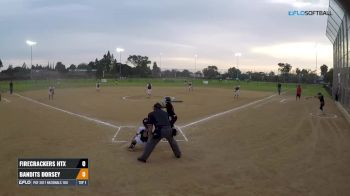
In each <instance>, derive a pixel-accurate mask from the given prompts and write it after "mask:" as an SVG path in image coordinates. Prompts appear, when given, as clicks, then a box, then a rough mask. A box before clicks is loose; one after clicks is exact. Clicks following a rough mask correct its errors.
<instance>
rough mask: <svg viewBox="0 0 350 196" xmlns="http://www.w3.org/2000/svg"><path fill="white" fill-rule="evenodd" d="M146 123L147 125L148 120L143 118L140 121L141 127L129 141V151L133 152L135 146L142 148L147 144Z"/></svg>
mask: <svg viewBox="0 0 350 196" xmlns="http://www.w3.org/2000/svg"><path fill="white" fill-rule="evenodd" d="M147 123H148V118H144V119H143V120H142V124H143V126H141V127H139V128H138V130H137V132H136V135H135V136H134V137H133V138H132V139H131V144H130V146H129V148H128V149H129V150H134V149H135V146H136V144H139V145H142V146H144V145H145V144H146V143H147V140H148V135H147Z"/></svg>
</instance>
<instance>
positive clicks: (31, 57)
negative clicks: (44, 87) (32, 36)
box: [26, 40, 36, 79]
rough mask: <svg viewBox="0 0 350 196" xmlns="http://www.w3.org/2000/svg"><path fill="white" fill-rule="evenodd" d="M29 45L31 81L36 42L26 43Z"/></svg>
mask: <svg viewBox="0 0 350 196" xmlns="http://www.w3.org/2000/svg"><path fill="white" fill-rule="evenodd" d="M26 43H27V45H28V46H30V79H33V78H32V67H33V46H35V45H36V42H33V41H30V40H27V41H26Z"/></svg>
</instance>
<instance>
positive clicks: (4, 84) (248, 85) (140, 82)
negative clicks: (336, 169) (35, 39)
mask: <svg viewBox="0 0 350 196" xmlns="http://www.w3.org/2000/svg"><path fill="white" fill-rule="evenodd" d="M191 81H192V82H193V86H194V88H196V87H213V88H229V89H233V87H234V86H237V85H240V86H241V89H242V90H252V91H276V90H277V88H276V86H277V84H276V83H273V82H254V81H250V82H246V81H234V80H207V81H208V82H209V83H208V84H203V81H204V79H196V80H191ZM148 82H151V83H152V85H153V86H154V87H155V88H156V87H157V86H162V87H166V86H169V87H172V86H173V87H181V86H184V87H185V86H186V84H185V79H124V80H119V81H118V80H115V79H107V83H102V85H101V86H102V87H103V86H115V87H117V86H146V84H147V83H148ZM8 83H9V82H8V81H1V82H0V90H1V91H2V92H6V91H8V88H9V87H8V86H9V85H8ZM13 83H14V90H15V91H18V92H21V91H28V90H39V89H47V88H48V87H49V85H54V86H55V87H56V88H79V87H94V86H95V84H96V80H95V79H62V80H20V81H13ZM301 85H302V90H303V93H302V94H303V95H304V96H312V95H316V94H317V93H318V92H322V93H323V94H324V95H326V96H329V95H328V93H326V91H325V90H324V88H323V87H322V85H318V84H301ZM295 89H296V84H294V83H283V84H282V91H288V92H291V93H294V92H295Z"/></svg>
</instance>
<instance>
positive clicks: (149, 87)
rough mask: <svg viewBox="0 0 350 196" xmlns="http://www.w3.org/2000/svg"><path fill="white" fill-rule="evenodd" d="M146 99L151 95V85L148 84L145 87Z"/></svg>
mask: <svg viewBox="0 0 350 196" xmlns="http://www.w3.org/2000/svg"><path fill="white" fill-rule="evenodd" d="M146 93H147V97H148V98H150V97H151V94H152V84H151V83H150V82H149V83H148V84H147V86H146Z"/></svg>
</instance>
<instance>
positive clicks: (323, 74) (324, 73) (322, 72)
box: [320, 65, 328, 77]
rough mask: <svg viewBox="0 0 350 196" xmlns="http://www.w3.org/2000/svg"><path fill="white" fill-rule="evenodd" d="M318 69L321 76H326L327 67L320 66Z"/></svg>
mask: <svg viewBox="0 0 350 196" xmlns="http://www.w3.org/2000/svg"><path fill="white" fill-rule="evenodd" d="M320 69H321V75H322V76H323V77H325V76H326V74H327V72H328V66H327V65H322V66H321V67H320Z"/></svg>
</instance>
